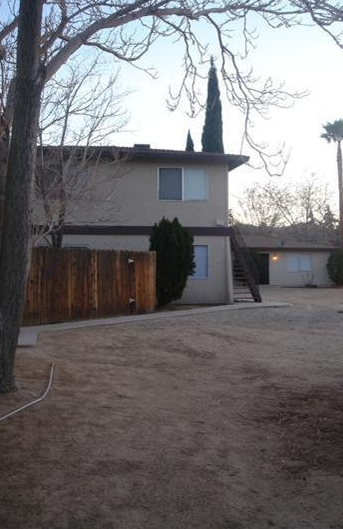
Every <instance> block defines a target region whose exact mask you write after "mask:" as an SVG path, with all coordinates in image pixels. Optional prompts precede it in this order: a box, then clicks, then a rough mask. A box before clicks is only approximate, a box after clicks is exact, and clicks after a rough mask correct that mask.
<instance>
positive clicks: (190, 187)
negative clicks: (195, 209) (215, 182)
mask: <svg viewBox="0 0 343 529" xmlns="http://www.w3.org/2000/svg"><path fill="white" fill-rule="evenodd" d="M206 199H207V175H206V171H204V170H203V169H185V174H184V200H206Z"/></svg>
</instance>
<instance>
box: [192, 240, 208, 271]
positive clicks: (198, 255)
mask: <svg viewBox="0 0 343 529" xmlns="http://www.w3.org/2000/svg"><path fill="white" fill-rule="evenodd" d="M194 258H195V272H194V275H193V276H192V277H193V278H196V279H205V278H207V277H208V246H194Z"/></svg>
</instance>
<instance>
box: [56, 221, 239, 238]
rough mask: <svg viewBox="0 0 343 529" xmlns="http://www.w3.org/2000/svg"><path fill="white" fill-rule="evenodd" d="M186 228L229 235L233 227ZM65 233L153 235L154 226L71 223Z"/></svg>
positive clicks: (199, 232) (213, 235) (207, 234)
mask: <svg viewBox="0 0 343 529" xmlns="http://www.w3.org/2000/svg"><path fill="white" fill-rule="evenodd" d="M186 228H187V229H188V230H189V232H190V233H191V234H192V235H198V236H201V235H203V236H208V237H229V236H230V235H231V230H232V228H229V227H228V226H190V227H187V226H186ZM63 233H64V234H65V235H151V233H152V226H104V225H87V224H84V225H70V226H64V228H63Z"/></svg>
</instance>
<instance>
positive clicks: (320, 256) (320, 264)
mask: <svg viewBox="0 0 343 529" xmlns="http://www.w3.org/2000/svg"><path fill="white" fill-rule="evenodd" d="M295 254H298V255H300V254H301V255H304V254H305V255H310V258H311V271H310V272H301V271H296V272H292V271H289V259H290V258H291V256H292V255H295ZM329 255H330V252H324V251H323V252H322V251H320V252H319V251H316V252H313V251H312V252H311V251H301V252H296V251H289V252H287V251H282V252H269V284H270V285H273V286H288V287H303V286H307V285H317V286H318V287H319V286H331V285H332V281H331V280H330V278H329V276H328V273H327V271H326V263H327V261H328V258H329ZM273 256H275V258H276V259H275V260H274V259H273Z"/></svg>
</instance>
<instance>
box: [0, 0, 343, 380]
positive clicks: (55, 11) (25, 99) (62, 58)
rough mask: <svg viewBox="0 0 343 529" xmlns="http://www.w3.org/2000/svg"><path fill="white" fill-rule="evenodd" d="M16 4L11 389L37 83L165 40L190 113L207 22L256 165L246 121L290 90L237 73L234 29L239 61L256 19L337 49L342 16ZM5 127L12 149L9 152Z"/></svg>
mask: <svg viewBox="0 0 343 529" xmlns="http://www.w3.org/2000/svg"><path fill="white" fill-rule="evenodd" d="M17 4H18V3H17V2H14V3H13V2H10V1H9V2H8V3H6V2H5V3H4V2H2V8H1V17H2V20H1V23H0V44H1V60H2V61H5V62H6V68H7V67H8V69H9V71H10V72H11V73H12V75H10V76H9V77H8V82H7V84H6V87H5V88H6V90H4V92H3V93H2V95H1V120H0V122H1V123H0V162H1V164H0V207H1V209H2V210H3V211H0V226H2V224H3V239H2V242H1V257H0V276H1V279H0V286H1V291H0V315H1V318H0V319H1V321H0V332H1V335H2V338H1V342H0V369H1V372H0V389H8V388H10V387H13V365H14V357H15V345H16V337H17V336H18V331H19V322H20V313H21V307H22V301H23V299H22V298H23V292H24V290H23V289H22V288H21V289H19V290H18V294H17V295H16V296H14V297H13V295H12V291H11V288H12V287H13V285H14V284H15V285H17V283H18V284H20V285H23V284H25V270H26V268H27V258H26V256H27V249H28V240H29V230H28V218H27V217H28V211H29V193H30V189H31V178H32V174H33V154H34V150H35V145H36V132H37V128H36V126H37V123H36V122H37V115H38V113H39V107H40V96H41V91H42V89H43V86H44V84H46V83H47V82H48V81H49V80H51V79H52V78H53V77H54V75H56V73H57V72H58V71H59V70H60V68H61V67H62V66H63V65H64V64H66V63H67V61H68V60H69V59H70V58H71V57H72V56H75V55H76V54H77V52H78V51H79V50H80V49H81V48H82V47H88V48H90V49H94V48H95V49H98V50H100V51H102V52H106V53H109V54H111V55H112V56H113V57H114V59H115V60H117V61H126V62H128V63H130V64H133V65H136V66H137V67H139V60H140V59H141V58H142V57H143V56H144V55H145V54H147V52H148V51H149V49H150V47H151V45H152V44H153V43H154V42H156V41H157V40H158V39H160V38H169V39H171V40H172V41H180V42H181V43H183V45H184V50H185V53H184V60H183V67H184V76H183V79H182V81H181V86H180V88H179V89H178V90H177V91H176V93H175V96H174V99H173V102H172V104H173V106H174V107H175V105H176V106H177V105H178V103H179V101H180V98H181V97H182V96H183V95H184V94H185V95H186V96H187V97H188V98H189V101H190V108H191V112H194V111H195V109H196V106H197V104H198V102H199V101H198V98H197V91H196V89H195V85H196V79H197V76H198V75H199V73H200V74H201V71H200V72H199V64H200V65H201V64H202V63H204V61H205V60H206V58H207V43H206V42H204V41H203V40H202V38H201V34H202V31H201V30H202V26H201V24H199V22H202V23H204V24H207V25H208V27H209V28H210V29H211V30H212V32H213V35H214V36H215V38H216V40H217V45H218V54H219V56H220V58H221V67H220V71H221V73H222V76H223V78H224V81H225V82H226V85H227V94H228V97H229V100H230V101H231V103H232V104H234V105H236V106H238V107H239V108H240V109H241V110H242V111H243V112H244V116H245V125H246V127H245V135H244V138H245V140H246V141H247V142H248V143H249V144H250V145H251V146H253V147H255V148H257V149H258V150H259V152H260V156H261V160H262V161H263V162H264V163H267V162H268V159H267V158H266V154H265V152H264V150H263V148H262V147H263V146H261V145H258V143H256V142H254V141H253V140H252V138H251V134H250V125H251V123H252V122H253V120H254V116H255V115H256V113H257V114H260V115H263V114H264V113H266V112H267V109H268V107H269V106H270V105H277V106H284V105H287V104H289V102H290V99H291V100H292V94H290V93H289V92H288V91H287V90H286V89H284V87H283V86H279V87H275V86H273V84H272V83H271V80H270V79H267V80H265V81H262V82H259V81H256V80H254V76H253V74H252V72H250V71H248V72H245V71H244V67H243V69H242V63H241V58H240V57H238V54H237V53H235V52H234V51H233V49H232V48H230V38H231V32H232V30H233V28H234V27H236V28H237V29H238V33H240V34H241V35H242V38H243V47H242V55H246V54H247V52H248V51H249V48H251V46H253V44H254V27H255V24H256V20H257V19H258V18H260V19H261V20H262V21H263V22H264V23H265V24H267V25H268V26H271V27H274V28H278V27H282V26H284V27H289V26H292V25H299V24H302V23H304V22H305V23H314V24H316V25H317V26H320V27H321V28H322V29H323V30H324V31H325V32H326V33H327V34H329V35H330V36H331V38H333V39H334V41H335V42H336V43H337V44H338V45H340V46H341V44H342V43H341V36H340V34H339V33H335V32H334V31H335V29H336V28H337V24H336V25H335V23H337V22H341V21H342V20H343V9H342V8H341V7H340V6H339V5H337V4H336V2H333V1H330V0H323V1H321V2H320V3H319V2H317V0H296V1H295V0H289V1H288V2H286V3H285V2H281V1H278V0H276V1H274V2H270V1H267V2H266V1H264V0H247V1H245V2H244V3H243V4H242V3H235V2H232V1H228V0H220V1H217V0H201V1H200V2H199V1H198V0H182V1H181V0H180V1H174V0H173V1H172V0H135V1H132V2H125V1H122V0H119V1H114V0H101V1H99V0H96V1H95V0H75V1H73V0H68V1H67V0H49V2H48V1H44V0H21V1H20V2H19V5H20V10H19V14H18V13H17V10H16V9H17ZM43 5H44V18H43V19H42V11H43ZM6 6H7V9H6ZM15 55H16V57H17V66H16V70H15V71H14V70H13V69H12V70H11V66H12V65H13V57H14V56H15ZM2 70H3V71H4V70H5V69H4V68H2ZM150 74H151V75H153V72H150ZM14 94H15V95H16V97H15V98H14V97H13V95H14ZM296 96H297V95H296V94H295V97H296ZM28 118H29V119H28ZM12 126H13V131H12V137H11V149H10V151H8V147H9V138H10V131H11V129H12ZM20 129H21V130H20ZM24 159H26V162H25V164H24V163H23V160H24ZM18 185H19V187H20V192H19V189H18ZM16 186H17V187H16ZM19 194H22V195H23V197H24V198H23V197H19ZM18 209H20V219H21V220H20V221H19V222H18V218H17V216H16V215H17V212H18ZM2 221H3V222H2ZM5 228H6V230H7V232H8V233H6V232H5ZM16 244H17V245H19V246H20V251H18V253H17V254H16V255H13V253H11V250H10V248H9V245H12V248H13V247H14V246H15V245H16ZM7 274H10V276H11V277H12V278H16V279H15V281H14V283H13V281H12V280H11V281H9V280H8V278H7ZM15 289H17V286H16V287H15Z"/></svg>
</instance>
